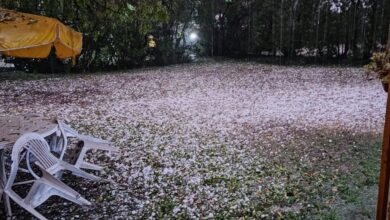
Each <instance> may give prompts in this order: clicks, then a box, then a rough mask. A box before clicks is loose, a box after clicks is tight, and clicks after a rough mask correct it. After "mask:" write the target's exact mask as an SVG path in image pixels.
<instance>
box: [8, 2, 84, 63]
mask: <svg viewBox="0 0 390 220" xmlns="http://www.w3.org/2000/svg"><path fill="white" fill-rule="evenodd" d="M52 46H54V47H55V49H56V55H57V57H58V58H60V59H65V58H73V59H74V58H75V57H76V56H77V55H79V54H80V52H81V48H82V34H81V33H79V32H77V31H74V30H73V29H72V28H70V27H68V26H66V25H64V24H62V23H61V22H60V21H58V20H57V19H54V18H48V17H44V16H38V15H32V14H26V13H21V12H16V11H12V10H8V9H4V8H0V53H1V54H4V55H5V56H12V57H24V58H46V57H48V56H49V54H50V50H51V48H52Z"/></svg>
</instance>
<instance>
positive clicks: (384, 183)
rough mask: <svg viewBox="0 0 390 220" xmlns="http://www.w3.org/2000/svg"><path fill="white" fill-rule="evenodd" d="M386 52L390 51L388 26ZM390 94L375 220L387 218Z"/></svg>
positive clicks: (389, 162) (389, 172)
mask: <svg viewBox="0 0 390 220" xmlns="http://www.w3.org/2000/svg"><path fill="white" fill-rule="evenodd" d="M386 50H387V51H390V25H389V35H388V40H387V46H386ZM389 160H390V93H387V104H386V116H385V128H384V131H383V145H382V157H381V172H380V176H379V190H378V203H377V212H376V219H377V220H386V219H387V216H388V212H389V211H390V209H388V202H389V180H390V161H389Z"/></svg>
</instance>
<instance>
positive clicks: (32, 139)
mask: <svg viewBox="0 0 390 220" xmlns="http://www.w3.org/2000/svg"><path fill="white" fill-rule="evenodd" d="M23 149H26V150H27V151H28V152H30V153H31V154H32V155H34V157H35V158H36V159H37V160H38V161H39V162H40V164H41V165H42V167H43V168H44V169H47V168H50V167H52V166H53V165H55V164H56V163H57V162H58V159H57V158H56V157H55V156H54V155H53V154H52V153H51V152H50V146H49V144H48V143H47V142H46V140H45V139H44V138H43V137H41V136H40V135H39V134H37V133H26V134H24V135H22V136H21V137H20V138H19V139H18V140H17V141H16V142H15V145H14V147H13V149H12V161H16V160H18V159H19V154H20V153H21V152H22V150H23Z"/></svg>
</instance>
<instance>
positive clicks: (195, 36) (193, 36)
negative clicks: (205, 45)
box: [190, 32, 198, 41]
mask: <svg viewBox="0 0 390 220" xmlns="http://www.w3.org/2000/svg"><path fill="white" fill-rule="evenodd" d="M197 39H198V35H197V34H196V33H195V32H192V33H191V34H190V40H191V41H196V40H197Z"/></svg>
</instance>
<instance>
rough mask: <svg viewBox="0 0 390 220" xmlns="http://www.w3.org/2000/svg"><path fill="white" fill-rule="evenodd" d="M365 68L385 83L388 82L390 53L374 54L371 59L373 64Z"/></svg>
mask: <svg viewBox="0 0 390 220" xmlns="http://www.w3.org/2000/svg"><path fill="white" fill-rule="evenodd" d="M365 68H366V69H367V70H368V71H369V72H371V73H375V74H376V75H377V76H378V78H380V79H381V80H382V81H384V82H388V75H389V73H390V52H382V53H374V54H373V55H372V57H371V62H370V63H369V64H367V65H366V66H365Z"/></svg>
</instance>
